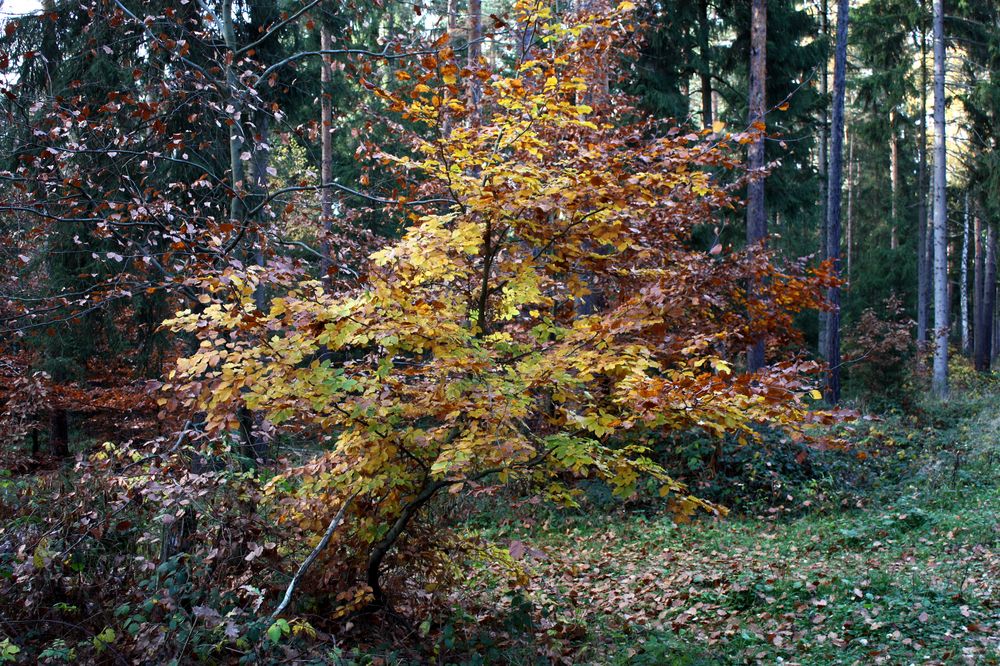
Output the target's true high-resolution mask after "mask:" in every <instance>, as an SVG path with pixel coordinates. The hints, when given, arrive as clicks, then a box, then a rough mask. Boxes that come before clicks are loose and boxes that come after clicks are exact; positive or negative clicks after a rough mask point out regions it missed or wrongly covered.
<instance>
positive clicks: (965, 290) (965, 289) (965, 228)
mask: <svg viewBox="0 0 1000 666" xmlns="http://www.w3.org/2000/svg"><path fill="white" fill-rule="evenodd" d="M961 280H962V282H961V284H960V285H959V300H960V304H961V311H960V312H961V326H962V353H963V354H965V355H966V356H968V355H969V352H970V349H969V193H968V192H966V193H965V215H964V216H963V217H962V266H961Z"/></svg>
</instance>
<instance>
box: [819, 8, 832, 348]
mask: <svg viewBox="0 0 1000 666" xmlns="http://www.w3.org/2000/svg"><path fill="white" fill-rule="evenodd" d="M828 16H829V11H828V9H827V0H821V2H820V15H819V29H820V39H821V40H823V41H824V42H825V41H826V37H827V33H828V32H829V27H828V25H827V23H828ZM828 62H829V50H828V49H825V50H824V54H823V68H822V70H820V79H819V92H820V95H821V96H822V97H823V106H822V108H821V110H820V115H819V156H818V161H819V165H818V167H819V168H818V171H819V201H820V204H819V206H820V211H821V212H822V216H823V217H822V219H821V221H820V224H819V228H820V233H819V256H820V257H822V258H824V259H825V258H826V205H827V192H826V185H827V182H826V179H827V178H828V177H829V176H828V173H827V162H828V158H827V147H828V144H829V142H830V127H829V123H830V119H829V117H828V115H827V107H826V96H827V95H828V94H829V92H830V87H829V82H828V79H829V73H828V71H827V63H828ZM826 317H827V313H826V312H825V311H823V310H820V312H819V341H818V342H819V353H820V356H823V357H826Z"/></svg>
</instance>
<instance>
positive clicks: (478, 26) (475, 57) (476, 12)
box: [468, 0, 483, 125]
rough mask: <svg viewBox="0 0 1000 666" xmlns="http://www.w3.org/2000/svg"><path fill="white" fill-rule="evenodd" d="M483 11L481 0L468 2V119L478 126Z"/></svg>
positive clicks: (481, 91)
mask: <svg viewBox="0 0 1000 666" xmlns="http://www.w3.org/2000/svg"><path fill="white" fill-rule="evenodd" d="M482 39H483V9H482V2H481V0H469V63H468V64H469V69H470V70H471V71H472V76H470V77H469V119H470V121H471V122H472V124H473V125H478V124H479V102H480V98H481V97H482V93H483V89H482V83H481V82H480V80H479V77H478V76H476V74H475V73H476V72H478V71H479V59H480V57H481V56H482V53H483V46H482Z"/></svg>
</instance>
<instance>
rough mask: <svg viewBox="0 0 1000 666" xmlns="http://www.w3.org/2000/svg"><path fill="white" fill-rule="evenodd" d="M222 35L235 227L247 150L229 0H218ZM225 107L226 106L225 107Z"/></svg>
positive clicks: (242, 208) (241, 207) (240, 212)
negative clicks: (224, 55)
mask: <svg viewBox="0 0 1000 666" xmlns="http://www.w3.org/2000/svg"><path fill="white" fill-rule="evenodd" d="M222 36H223V39H224V41H225V43H226V48H227V49H228V50H229V57H230V61H229V62H228V64H227V65H226V85H227V87H228V98H229V106H230V107H231V108H232V109H233V111H232V113H231V114H230V115H231V118H230V119H231V120H232V122H231V123H230V124H229V169H230V172H231V175H230V177H231V180H232V183H231V185H232V188H233V198H232V199H231V200H230V202H229V220H230V222H231V223H232V224H233V226H236V227H237V228H238V227H240V226H242V225H243V224H244V222H245V220H244V219H243V218H244V217H245V211H246V206H245V205H244V201H243V197H244V192H245V190H246V185H247V183H246V172H245V170H244V168H243V159H242V153H243V152H244V151H246V150H249V147H248V146H246V141H245V137H244V136H243V122H244V118H243V108H242V105H241V104H240V100H239V96H238V95H237V92H236V91H237V89H238V85H237V80H236V72H235V71H233V65H234V64H235V63H234V62H232V60H235V58H236V31H235V28H234V27H233V4H232V0H223V2H222ZM227 111H228V109H227Z"/></svg>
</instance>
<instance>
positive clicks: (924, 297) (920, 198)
mask: <svg viewBox="0 0 1000 666" xmlns="http://www.w3.org/2000/svg"><path fill="white" fill-rule="evenodd" d="M925 9H926V4H925V0H921V2H920V131H919V133H918V135H917V344H918V345H919V346H923V345H924V344H926V342H927V309H928V304H929V302H930V271H929V270H928V265H927V256H928V255H929V254H930V253H929V252H928V247H929V245H930V243H928V242H927V241H928V238H927V236H928V234H927V30H926V28H925V21H924V15H925V13H926V12H925Z"/></svg>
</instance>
